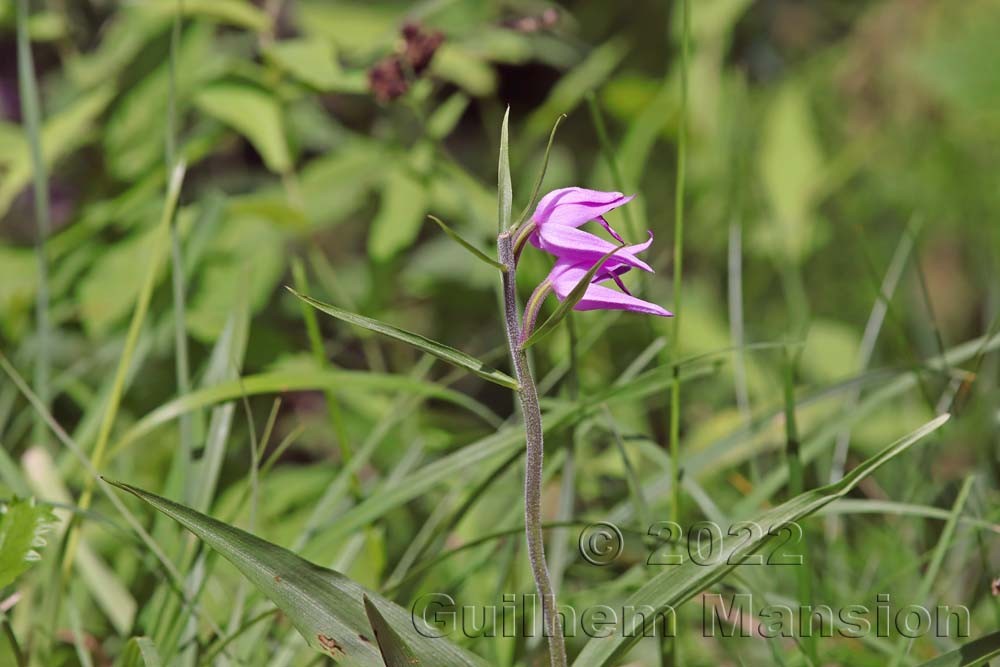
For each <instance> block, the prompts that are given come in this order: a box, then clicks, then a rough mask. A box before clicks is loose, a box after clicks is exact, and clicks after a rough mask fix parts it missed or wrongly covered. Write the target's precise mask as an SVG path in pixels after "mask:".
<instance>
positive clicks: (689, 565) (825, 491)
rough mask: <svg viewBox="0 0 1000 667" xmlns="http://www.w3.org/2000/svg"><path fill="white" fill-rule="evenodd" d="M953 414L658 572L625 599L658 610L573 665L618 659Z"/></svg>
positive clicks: (595, 665) (597, 666) (588, 649)
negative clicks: (750, 531)
mask: <svg viewBox="0 0 1000 667" xmlns="http://www.w3.org/2000/svg"><path fill="white" fill-rule="evenodd" d="M949 417H950V415H947V414H944V415H941V416H940V417H937V418H936V419H933V420H931V421H930V422H928V423H926V424H924V425H923V426H921V427H920V428H918V429H917V430H916V431H914V432H913V433H911V434H909V435H907V436H906V437H904V438H902V439H900V440H897V441H896V442H895V443H893V444H891V445H889V446H888V447H886V448H885V449H884V450H882V451H881V452H879V453H878V454H876V455H875V456H873V457H872V458H870V459H868V460H866V461H864V462H863V463H861V465H859V466H858V467H857V468H855V469H854V470H852V471H851V472H850V473H849V474H848V475H846V476H845V477H844V478H843V479H841V480H840V481H839V482H837V483H835V484H828V485H827V486H823V487H820V488H818V489H813V490H811V491H807V492H805V493H802V494H800V495H798V496H795V497H794V498H792V499H791V500H789V501H787V502H785V503H783V504H781V505H779V506H778V507H775V508H774V509H772V510H770V511H768V512H765V513H764V514H762V515H761V516H760V517H758V518H756V519H755V523H757V524H759V525H760V526H762V527H763V529H764V530H763V531H762V534H760V535H755V536H753V537H752V538H751V539H749V540H743V541H741V542H739V543H738V544H737V543H733V544H732V545H729V544H726V545H724V546H723V548H722V550H721V551H720V553H719V557H718V559H716V560H715V561H714V562H713V563H712V564H709V565H699V564H696V563H694V562H692V561H691V560H690V559H688V560H686V561H685V562H684V563H682V564H681V565H678V566H671V567H669V568H668V569H666V570H664V571H663V572H661V573H659V574H657V575H656V576H654V577H653V578H652V579H650V580H649V581H648V582H647V583H646V584H645V585H644V586H642V588H640V589H639V590H638V591H636V592H635V593H633V594H632V595H630V596H629V598H628V599H627V600H626V601H625V603H624V604H625V606H626V608H628V609H644V610H645V609H652V610H655V611H654V613H649V614H641V615H638V616H636V617H634V618H633V619H631V621H632V623H634V625H635V627H626V626H625V625H624V624H625V623H626V621H622V622H621V623H620V624H619V626H618V627H617V628H616V629H615V631H614V632H613V633H612V635H611V636H610V637H603V638H600V639H591V640H590V641H589V642H587V644H586V645H585V646H584V647H583V652H582V653H580V655H579V656H578V657H577V659H576V661H575V662H574V663H573V667H604V666H605V665H611V664H618V662H620V659H621V658H622V657H623V656H624V655H625V653H626V652H627V651H628V649H629V648H631V647H632V646H633V645H634V644H635V643H636V642H637V641H639V639H641V638H642V637H643V636H645V634H646V633H647V631H648V630H649V629H650V627H651V626H652V625H653V624H655V623H656V622H657V617H662V616H663V615H664V614H665V613H666V612H667V611H668V610H672V609H676V608H677V607H679V606H680V605H681V604H683V603H684V602H686V601H687V600H689V599H691V598H692V597H694V596H695V595H697V594H698V593H699V592H701V591H703V590H705V589H706V588H707V587H709V586H711V585H712V584H714V583H716V582H717V581H719V580H720V579H722V578H723V577H724V576H726V575H727V574H729V573H730V572H732V571H733V570H734V569H736V567H737V565H738V564H739V563H740V562H742V561H743V560H744V559H745V558H746V556H748V555H750V554H751V553H753V552H754V551H756V550H757V549H759V548H760V547H761V546H763V545H764V544H765V543H767V542H768V541H769V540H770V539H772V538H773V537H774V536H775V535H779V534H780V532H779V531H778V530H777V529H779V528H780V527H781V526H786V525H788V524H790V523H793V522H795V521H799V520H801V519H803V518H805V517H807V516H809V515H810V514H812V513H814V512H816V511H817V510H818V509H820V508H821V507H823V506H824V505H826V504H827V503H830V502H831V501H834V500H836V499H837V498H841V497H843V496H845V495H847V493H848V492H850V491H851V489H853V488H854V487H855V486H857V484H858V482H860V481H861V480H862V479H864V478H865V477H867V476H868V475H870V474H871V473H873V472H874V471H875V469H876V468H878V467H879V466H881V465H882V464H883V463H885V462H886V461H888V460H890V459H892V458H895V457H896V456H898V455H900V454H902V453H903V452H904V451H906V450H907V449H909V448H910V447H911V446H912V445H913V444H914V443H916V442H917V441H918V440H920V439H921V438H924V437H926V436H927V435H929V434H930V433H932V432H933V431H936V430H937V429H938V428H940V427H941V426H942V425H943V424H944V423H945V422H946V421H948V419H949ZM638 618H641V619H642V622H641V626H642V627H640V624H639V623H635V621H636V620H637V619H638Z"/></svg>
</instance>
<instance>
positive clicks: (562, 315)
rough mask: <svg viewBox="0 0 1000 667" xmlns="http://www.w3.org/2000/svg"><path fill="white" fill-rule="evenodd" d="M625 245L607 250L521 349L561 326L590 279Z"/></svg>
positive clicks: (536, 328) (583, 292)
mask: <svg viewBox="0 0 1000 667" xmlns="http://www.w3.org/2000/svg"><path fill="white" fill-rule="evenodd" d="M624 247H625V246H618V247H617V248H615V249H614V250H611V251H609V252H607V253H606V254H605V255H604V257H601V259H600V260H598V262H597V263H596V264H594V265H593V266H592V267H590V270H589V271H587V273H585V274H584V276H583V278H580V280H579V282H577V283H576V286H575V287H573V290H572V291H571V292H570V293H569V294H568V295H566V298H565V299H563V300H562V301H560V302H559V306H558V307H557V308H556V309H555V311H554V312H553V313H552V314H551V315H549V317H548V319H547V320H545V322H543V323H542V325H541V326H540V327H535V330H534V331H532V332H531V335H530V336H528V338H527V340H525V341H524V342H523V343H521V349H522V350H526V349H528V348H529V347H531V346H532V345H534V344H535V343H537V342H538V341H540V340H542V339H543V338H545V337H546V336H548V335H549V334H550V333H552V332H553V331H555V329H556V327H557V326H559V323H560V322H562V321H563V320H564V319H566V316H567V315H569V313H570V311H571V310H573V308H574V307H576V304H578V303H580V299H582V298H583V295H584V294H586V293H587V288H588V287H590V281H592V280H593V279H594V276H595V275H597V272H598V271H599V270H600V269H601V267H602V266H604V263H605V262H606V261H608V260H609V259H611V256H612V255H614V254H615V253H616V252H618V251H619V250H621V249H622V248H624Z"/></svg>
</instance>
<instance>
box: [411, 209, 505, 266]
mask: <svg viewBox="0 0 1000 667" xmlns="http://www.w3.org/2000/svg"><path fill="white" fill-rule="evenodd" d="M427 217H428V218H430V219H431V220H433V221H434V222H436V223H437V226H438V227H440V228H441V231H442V232H444V233H445V234H447V235H448V236H449V237H451V239H452V240H453V241H455V242H456V243H458V245H460V246H462V247H463V248H465V249H466V250H468V251H469V252H470V253H472V256H473V257H475V258H476V259H478V260H479V261H481V262H485V263H486V264H489V265H490V266H492V267H493V268H494V269H499V270H500V271H503V270H504V269H503V264H501V263H500V262H498V261H496V260H495V259H493V258H491V257H490V256H489V255H487V254H486V253H485V252H483V251H482V250H480V249H479V248H477V247H476V246H474V245H473V244H472V242H471V241H467V240H466V239H464V238H462V235H461V234H459V233H458V232H456V231H455V230H454V229H452V228H451V227H449V226H448V225H446V224H445V223H444V221H443V220H441V219H440V218H438V217H437V216H433V215H428V216H427Z"/></svg>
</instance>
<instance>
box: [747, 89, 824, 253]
mask: <svg viewBox="0 0 1000 667" xmlns="http://www.w3.org/2000/svg"><path fill="white" fill-rule="evenodd" d="M759 159H760V173H761V178H762V180H763V183H764V189H765V192H766V193H767V197H768V200H769V202H770V205H771V212H772V215H773V216H774V221H773V223H772V224H771V225H769V226H767V227H765V228H764V229H763V230H762V232H761V234H762V235H761V237H760V238H758V239H757V243H758V245H759V246H760V247H762V248H766V249H767V250H768V251H769V252H774V253H776V254H777V255H778V256H779V257H782V258H785V259H789V260H792V261H800V260H802V259H804V258H805V256H806V255H807V254H808V253H809V251H810V250H811V249H812V246H813V243H814V241H815V234H816V230H815V229H814V228H815V220H814V215H815V212H814V207H815V204H816V201H815V200H816V194H817V192H818V189H819V187H820V185H821V184H822V180H823V154H822V152H821V150H820V146H819V142H818V140H817V139H816V129H815V127H814V124H813V119H812V112H811V110H810V109H809V100H808V98H807V96H806V91H805V90H804V88H803V87H802V85H801V84H796V83H789V84H786V85H785V86H784V87H783V88H782V89H781V91H780V92H779V93H778V95H777V97H776V98H775V100H774V102H772V104H771V107H770V109H769V110H768V114H767V122H766V125H765V127H764V136H763V139H762V143H761V153H760V158H759Z"/></svg>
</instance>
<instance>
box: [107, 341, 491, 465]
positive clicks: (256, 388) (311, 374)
mask: <svg viewBox="0 0 1000 667" xmlns="http://www.w3.org/2000/svg"><path fill="white" fill-rule="evenodd" d="M241 357H242V354H241ZM344 388H347V389H348V390H352V391H357V390H366V391H379V390H381V391H389V392H401V393H404V394H412V395H414V396H425V397H428V398H435V399H438V400H441V401H446V402H449V403H453V404H455V405H458V406H460V407H463V408H465V409H467V410H469V411H470V412H472V413H473V414H475V415H478V416H479V417H481V418H482V419H483V420H484V421H486V422H487V423H488V424H490V425H491V426H494V427H496V426H498V425H499V424H500V419H499V417H497V416H496V414H494V413H493V412H491V411H490V410H489V408H487V407H486V406H485V405H483V404H482V403H479V402H477V401H476V400H475V399H473V398H471V397H469V396H467V395H466V394H463V393H461V392H457V391H454V390H452V389H448V388H447V387H442V386H441V385H438V384H435V383H433V382H428V381H426V380H420V379H418V378H411V377H407V376H401V375H388V374H382V373H370V372H362V371H345V370H339V369H315V368H314V367H313V368H301V369H299V368H296V369H292V370H276V371H271V372H268V373H259V374H255V375H245V376H243V377H241V378H236V379H227V380H225V381H220V382H219V383H218V384H212V385H211V386H206V387H204V388H203V389H198V390H196V391H193V392H191V393H190V394H187V395H185V396H181V397H179V398H175V399H174V400H172V401H169V402H167V403H164V404H163V405H160V406H159V407H157V408H156V409H154V410H153V411H152V412H150V413H149V414H147V415H145V416H144V417H143V418H142V419H140V420H139V421H138V422H136V423H135V424H134V425H132V426H131V427H130V428H129V429H128V430H127V431H126V432H125V434H124V435H122V436H121V438H120V439H119V440H118V442H116V443H115V445H114V447H112V448H111V457H112V458H114V457H116V456H117V455H118V454H120V453H121V452H122V450H124V449H125V448H127V447H128V446H130V445H132V444H134V443H135V442H136V441H137V440H139V438H141V437H143V436H145V435H147V434H149V433H150V432H152V431H153V430H154V429H156V428H157V427H159V426H161V425H163V424H166V423H167V422H170V421H172V420H174V419H177V418H178V417H180V416H181V415H184V414H187V413H189V412H193V411H195V410H198V409H200V408H205V407H209V406H212V405H216V404H219V403H225V402H228V401H233V400H236V399H239V398H240V397H242V396H258V395H260V394H280V393H284V392H289V391H311V390H328V391H332V392H336V391H338V390H344Z"/></svg>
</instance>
